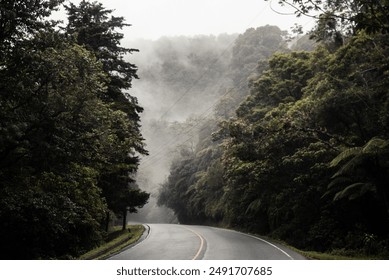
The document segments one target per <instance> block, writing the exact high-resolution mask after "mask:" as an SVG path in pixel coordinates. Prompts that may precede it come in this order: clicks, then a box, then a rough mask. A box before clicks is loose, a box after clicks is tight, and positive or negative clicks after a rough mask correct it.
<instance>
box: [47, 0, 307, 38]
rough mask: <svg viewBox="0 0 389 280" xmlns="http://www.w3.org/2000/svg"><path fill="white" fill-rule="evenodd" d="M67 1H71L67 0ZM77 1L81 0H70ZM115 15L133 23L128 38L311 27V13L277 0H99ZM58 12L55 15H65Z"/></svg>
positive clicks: (126, 33) (57, 16) (76, 2)
mask: <svg viewBox="0 0 389 280" xmlns="http://www.w3.org/2000/svg"><path fill="white" fill-rule="evenodd" d="M67 2H68V1H67ZM71 2H73V3H74V4H78V3H79V2H81V0H73V1H71ZM97 2H100V3H102V4H103V5H104V7H106V8H108V9H114V10H115V11H114V13H113V14H114V15H115V16H123V17H124V18H125V19H126V22H127V23H130V24H132V27H129V28H126V29H125V30H123V33H125V39H126V40H135V39H138V38H144V39H158V38H160V37H162V36H179V35H189V36H193V35H199V34H205V35H209V34H214V35H218V34H221V33H243V32H244V31H245V30H246V29H247V28H249V27H258V26H263V25H266V24H271V25H277V26H279V27H280V28H281V29H283V30H287V31H290V27H292V26H293V25H294V23H299V24H301V25H302V26H303V27H304V30H305V31H308V30H310V29H311V27H312V26H313V21H312V19H310V18H308V17H302V18H296V16H295V15H280V14H277V13H276V12H274V11H273V10H276V11H277V12H279V13H284V14H293V10H292V9H291V8H287V7H281V6H279V5H278V3H277V2H278V1H277V0H273V1H264V0H100V1H97ZM64 17H65V14H64V12H63V11H62V12H59V13H57V14H56V15H55V18H64Z"/></svg>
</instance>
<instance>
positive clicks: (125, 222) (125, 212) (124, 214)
mask: <svg viewBox="0 0 389 280" xmlns="http://www.w3.org/2000/svg"><path fill="white" fill-rule="evenodd" d="M126 228H127V208H126V209H125V210H123V223H122V230H126Z"/></svg>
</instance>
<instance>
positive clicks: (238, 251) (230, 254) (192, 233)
mask: <svg viewBox="0 0 389 280" xmlns="http://www.w3.org/2000/svg"><path fill="white" fill-rule="evenodd" d="M145 227H146V231H148V234H147V235H146V237H145V238H144V240H142V241H141V242H139V243H138V244H136V245H135V246H133V247H130V248H128V249H125V250H123V251H122V252H120V253H119V254H117V255H114V256H112V257H111V258H110V259H112V260H294V259H295V260H297V259H300V260H302V259H305V258H304V257H303V256H301V255H299V254H297V253H296V252H294V251H292V250H290V249H288V248H286V247H285V246H282V245H279V244H274V243H272V242H269V241H266V240H264V239H261V238H258V237H255V236H252V235H247V234H244V233H241V232H237V231H233V230H226V229H220V228H214V227H207V226H189V225H177V224H147V225H145Z"/></svg>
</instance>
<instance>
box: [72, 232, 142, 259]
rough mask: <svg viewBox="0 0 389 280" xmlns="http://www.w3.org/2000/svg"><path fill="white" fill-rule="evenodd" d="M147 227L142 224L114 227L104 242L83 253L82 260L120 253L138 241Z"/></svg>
mask: <svg viewBox="0 0 389 280" xmlns="http://www.w3.org/2000/svg"><path fill="white" fill-rule="evenodd" d="M144 231H145V228H144V226H142V225H129V226H127V227H126V229H124V230H123V228H122V227H121V226H120V227H114V228H113V229H112V231H111V232H109V233H108V236H107V238H106V239H105V240H104V243H103V244H101V245H100V246H98V247H97V248H94V249H93V250H91V251H89V252H87V253H85V254H83V255H81V256H80V257H79V259H80V260H101V259H106V258H107V257H109V256H111V255H114V254H116V253H119V252H120V251H121V250H123V249H124V248H126V247H128V246H131V245H133V244H134V243H136V242H137V241H138V240H139V239H140V238H141V236H142V234H143V233H144Z"/></svg>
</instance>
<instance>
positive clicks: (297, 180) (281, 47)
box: [159, 0, 389, 258]
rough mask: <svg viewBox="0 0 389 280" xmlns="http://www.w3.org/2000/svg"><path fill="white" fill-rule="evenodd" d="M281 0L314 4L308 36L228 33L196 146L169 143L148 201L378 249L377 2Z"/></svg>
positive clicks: (285, 237) (380, 35)
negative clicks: (224, 74) (214, 94)
mask: <svg viewBox="0 0 389 280" xmlns="http://www.w3.org/2000/svg"><path fill="white" fill-rule="evenodd" d="M281 2H284V3H285V4H289V5H294V7H295V8H296V13H297V14H300V15H302V14H311V13H312V14H313V12H316V14H319V16H316V17H317V23H316V26H315V28H314V29H313V30H312V31H311V32H310V33H309V34H308V36H309V37H310V38H311V39H312V40H314V41H315V44H311V43H309V40H306V36H305V37H302V38H301V39H300V41H297V42H296V41H295V44H291V41H290V38H289V37H290V36H285V34H283V33H282V32H280V31H279V30H277V28H276V27H270V26H267V27H260V28H256V29H255V28H252V29H249V30H247V31H246V32H245V33H244V34H241V35H239V37H238V38H237V39H236V41H235V44H234V47H233V51H232V57H231V61H230V67H229V73H230V77H231V81H232V84H230V85H229V87H227V88H226V91H225V93H224V94H223V95H222V96H221V97H220V100H219V103H218V104H217V105H216V106H215V108H214V112H213V114H212V116H211V117H209V118H208V119H207V122H206V123H204V125H203V126H202V127H201V129H199V130H198V142H197V144H196V146H195V147H194V148H193V147H190V146H186V147H181V153H180V155H179V156H176V158H175V159H174V161H173V162H172V165H171V168H170V175H169V176H168V178H167V180H166V181H165V182H164V183H163V185H162V189H161V191H160V195H159V204H161V205H166V206H168V207H169V208H171V209H173V210H174V212H175V214H176V215H177V218H178V220H179V221H180V222H181V223H188V224H207V225H217V226H223V227H229V228H235V229H239V230H243V231H246V232H251V233H256V234H260V235H267V236H270V237H273V238H275V239H278V240H282V241H285V242H286V243H288V244H291V245H292V246H295V247H297V248H299V249H303V250H312V251H319V252H328V253H332V254H338V255H344V256H354V257H358V256H368V257H369V256H370V257H373V256H375V257H379V258H387V257H389V201H388V195H389V138H388V136H389V92H388V90H389V77H388V75H389V60H388V56H389V47H388V31H389V17H388V14H389V13H388V10H389V2H388V1H366V0H364V1H359V0H356V1H348V2H347V4H346V2H345V3H343V2H339V1H335V2H333V1H325V2H323V1H298V0H296V1H281ZM323 3H325V4H323ZM350 3H351V4H350ZM270 28H272V31H271V30H270ZM266 29H268V30H266ZM296 31H298V30H296ZM253 65H254V67H252V66H253Z"/></svg>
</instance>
